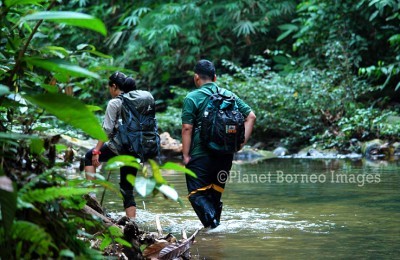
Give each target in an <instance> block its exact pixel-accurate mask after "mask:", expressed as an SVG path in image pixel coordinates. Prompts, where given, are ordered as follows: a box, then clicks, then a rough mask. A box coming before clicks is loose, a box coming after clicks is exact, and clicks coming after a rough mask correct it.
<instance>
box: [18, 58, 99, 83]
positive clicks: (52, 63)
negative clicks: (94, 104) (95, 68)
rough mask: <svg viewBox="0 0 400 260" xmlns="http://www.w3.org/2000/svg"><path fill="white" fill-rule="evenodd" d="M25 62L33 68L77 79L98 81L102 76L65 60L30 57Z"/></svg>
mask: <svg viewBox="0 0 400 260" xmlns="http://www.w3.org/2000/svg"><path fill="white" fill-rule="evenodd" d="M25 61H26V62H27V63H29V64H31V65H33V66H37V67H40V68H42V69H45V70H48V71H52V72H60V73H63V74H68V75H71V76H75V77H92V78H96V79H99V78H100V76H99V75H98V74H97V73H94V72H91V71H89V70H87V69H84V68H82V67H79V66H76V65H73V64H71V63H68V62H66V61H64V60H46V59H42V58H38V57H30V58H25Z"/></svg>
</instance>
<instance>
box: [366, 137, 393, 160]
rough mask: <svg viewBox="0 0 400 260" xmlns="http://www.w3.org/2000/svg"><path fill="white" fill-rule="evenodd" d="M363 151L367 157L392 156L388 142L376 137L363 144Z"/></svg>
mask: <svg viewBox="0 0 400 260" xmlns="http://www.w3.org/2000/svg"><path fill="white" fill-rule="evenodd" d="M361 152H362V154H363V155H365V156H367V157H386V156H390V153H391V152H390V147H389V145H388V143H387V142H384V141H383V140H380V139H374V140H371V141H367V142H365V143H363V144H362V146H361Z"/></svg>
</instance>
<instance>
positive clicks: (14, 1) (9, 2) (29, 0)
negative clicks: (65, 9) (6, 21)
mask: <svg viewBox="0 0 400 260" xmlns="http://www.w3.org/2000/svg"><path fill="white" fill-rule="evenodd" d="M44 1H45V0H5V1H4V3H5V4H6V6H7V7H11V6H14V5H30V4H38V3H40V2H44Z"/></svg>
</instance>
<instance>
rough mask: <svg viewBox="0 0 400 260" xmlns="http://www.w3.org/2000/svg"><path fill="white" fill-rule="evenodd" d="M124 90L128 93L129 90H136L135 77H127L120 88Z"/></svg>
mask: <svg viewBox="0 0 400 260" xmlns="http://www.w3.org/2000/svg"><path fill="white" fill-rule="evenodd" d="M120 89H121V90H122V91H123V92H125V93H128V92H129V91H132V90H136V82H135V80H134V79H133V78H131V77H127V78H126V79H125V81H124V84H122V87H121V88H120Z"/></svg>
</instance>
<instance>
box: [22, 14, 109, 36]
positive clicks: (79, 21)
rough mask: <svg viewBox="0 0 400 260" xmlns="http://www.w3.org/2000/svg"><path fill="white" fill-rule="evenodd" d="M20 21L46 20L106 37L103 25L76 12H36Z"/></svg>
mask: <svg viewBox="0 0 400 260" xmlns="http://www.w3.org/2000/svg"><path fill="white" fill-rule="evenodd" d="M22 20H24V21H32V20H47V21H54V22H57V23H64V24H67V25H72V26H77V27H82V28H86V29H90V30H92V31H96V32H99V33H101V34H103V35H104V36H105V35H107V29H106V26H105V25H104V23H103V22H102V21H101V20H99V19H97V18H95V17H93V16H91V15H88V14H82V13H77V12H66V11H45V12H37V13H34V14H30V15H27V16H25V17H24V18H23V19H22Z"/></svg>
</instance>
